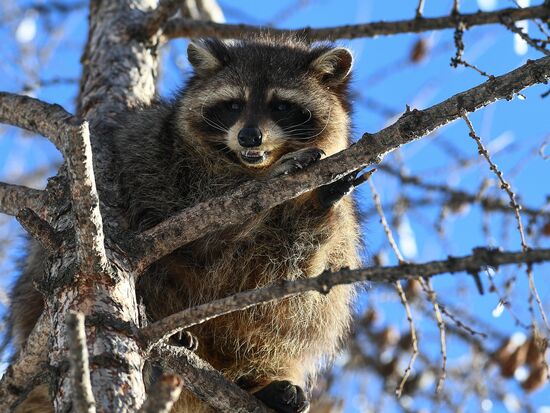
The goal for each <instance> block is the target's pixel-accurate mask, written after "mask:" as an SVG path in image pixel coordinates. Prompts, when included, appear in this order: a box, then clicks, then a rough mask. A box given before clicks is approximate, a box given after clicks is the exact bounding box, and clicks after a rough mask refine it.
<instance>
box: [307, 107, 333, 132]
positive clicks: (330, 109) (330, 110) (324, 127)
mask: <svg viewBox="0 0 550 413" xmlns="http://www.w3.org/2000/svg"><path fill="white" fill-rule="evenodd" d="M331 114H332V106H331V107H330V108H329V111H328V116H327V121H326V122H325V126H323V129H321V130H320V131H319V133H316V134H315V135H311V136H308V137H306V138H305V139H312V138H315V137H317V136H319V135H320V134H321V133H323V132H324V131H325V129H326V128H327V126H328V123H329V122H330V115H331Z"/></svg>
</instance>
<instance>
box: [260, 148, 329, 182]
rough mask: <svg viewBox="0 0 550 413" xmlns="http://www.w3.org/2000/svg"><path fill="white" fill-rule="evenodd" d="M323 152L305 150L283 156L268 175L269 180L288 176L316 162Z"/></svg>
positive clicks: (315, 149) (310, 149) (314, 149)
mask: <svg viewBox="0 0 550 413" xmlns="http://www.w3.org/2000/svg"><path fill="white" fill-rule="evenodd" d="M324 154H325V152H323V150H322V149H319V148H305V149H300V150H299V151H296V152H290V153H287V154H286V155H283V156H282V157H281V159H279V162H278V163H277V165H275V167H274V168H273V169H272V171H271V173H270V174H269V177H270V178H273V177H276V176H281V175H288V174H291V173H294V172H296V171H299V170H300V169H304V168H305V167H306V166H309V165H311V164H312V163H315V162H317V161H318V160H319V159H321V156H323V155H324Z"/></svg>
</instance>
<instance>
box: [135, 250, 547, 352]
mask: <svg viewBox="0 0 550 413" xmlns="http://www.w3.org/2000/svg"><path fill="white" fill-rule="evenodd" d="M543 261H550V249H533V250H529V251H525V252H501V251H498V250H496V249H488V248H475V249H474V250H473V253H472V254H471V255H466V256H463V257H449V258H448V259H446V260H440V261H430V262H426V263H423V264H400V265H395V266H390V267H382V268H380V267H369V268H362V269H357V270H350V269H343V270H341V271H338V272H335V273H330V272H324V273H322V274H321V275H319V276H318V277H314V278H306V279H299V280H295V281H281V282H279V283H276V284H273V285H271V286H269V287H264V288H259V289H256V290H249V291H244V292H240V293H237V294H234V295H232V296H229V297H226V298H222V299H219V300H216V301H212V302H210V303H206V304H203V305H199V306H197V307H194V308H190V309H188V310H184V311H180V312H179V313H176V314H173V315H171V316H168V317H166V318H163V319H162V320H159V321H157V322H155V323H152V324H150V325H148V326H146V327H143V328H141V329H140V330H139V334H140V336H141V340H142V341H143V342H144V343H145V345H147V346H149V347H151V346H155V345H157V344H158V343H160V342H162V341H163V340H165V339H167V338H169V337H170V336H172V335H173V334H176V333H177V332H179V331H182V330H185V329H187V328H189V327H191V326H194V325H196V324H201V323H204V322H206V321H208V320H210V319H212V318H215V317H219V316H221V315H224V314H228V313H232V312H234V311H240V310H245V309H247V308H250V307H253V306H256V305H258V304H262V303H267V302H269V301H273V300H280V299H283V298H287V297H290V296H293V295H296V294H301V293H305V292H307V291H318V292H320V293H322V294H327V293H328V292H329V291H330V289H331V288H332V287H334V286H336V285H341V284H351V283H356V282H361V281H371V282H382V283H388V282H396V281H399V280H409V279H417V278H418V277H432V276H434V275H438V274H445V273H455V272H459V271H466V272H469V273H478V272H480V271H482V270H483V269H484V268H485V267H488V266H489V267H495V268H496V267H499V266H500V265H505V264H514V263H518V264H519V263H530V264H533V263H538V262H543Z"/></svg>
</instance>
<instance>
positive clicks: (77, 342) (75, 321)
mask: <svg viewBox="0 0 550 413" xmlns="http://www.w3.org/2000/svg"><path fill="white" fill-rule="evenodd" d="M66 323H67V335H68V339H69V362H70V364H71V372H72V377H73V394H72V396H73V408H74V410H75V412H76V413H95V411H96V410H95V400H94V395H93V393H92V383H91V381H90V366H89V363H88V348H87V347H86V332H85V330H84V314H82V313H73V312H71V313H69V314H68V315H67V319H66Z"/></svg>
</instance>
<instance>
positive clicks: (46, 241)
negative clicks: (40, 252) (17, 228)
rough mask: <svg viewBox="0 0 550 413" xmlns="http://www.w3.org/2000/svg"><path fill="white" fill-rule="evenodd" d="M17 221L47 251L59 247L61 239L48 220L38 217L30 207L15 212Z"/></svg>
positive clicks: (52, 250)
mask: <svg viewBox="0 0 550 413" xmlns="http://www.w3.org/2000/svg"><path fill="white" fill-rule="evenodd" d="M16 218H17V221H19V223H20V224H21V226H22V227H23V228H25V230H26V231H27V232H28V233H29V234H30V235H31V236H32V237H33V238H34V239H36V240H37V241H39V242H40V244H41V245H42V246H43V247H44V249H45V250H46V251H48V252H51V253H52V252H55V251H57V250H58V249H59V248H60V247H61V243H62V241H61V239H60V237H59V236H58V234H56V232H55V230H54V229H53V228H52V227H51V225H50V224H48V222H46V221H45V220H43V219H42V218H40V217H39V216H38V215H37V214H36V212H34V211H33V210H32V209H29V208H24V209H22V210H21V211H19V213H18V214H17V217H16Z"/></svg>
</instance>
